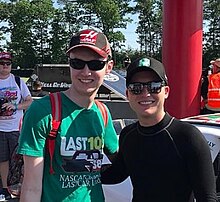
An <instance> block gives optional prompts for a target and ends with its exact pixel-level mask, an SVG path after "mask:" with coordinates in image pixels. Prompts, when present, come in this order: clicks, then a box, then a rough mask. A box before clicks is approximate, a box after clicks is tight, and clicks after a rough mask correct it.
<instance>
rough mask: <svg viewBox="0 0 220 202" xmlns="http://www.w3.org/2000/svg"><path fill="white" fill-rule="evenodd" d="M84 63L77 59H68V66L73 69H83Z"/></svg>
mask: <svg viewBox="0 0 220 202" xmlns="http://www.w3.org/2000/svg"><path fill="white" fill-rule="evenodd" d="M85 64H86V63H85V62H84V61H83V60H79V59H70V66H71V67H72V68H73V69H83V68H84V67H85Z"/></svg>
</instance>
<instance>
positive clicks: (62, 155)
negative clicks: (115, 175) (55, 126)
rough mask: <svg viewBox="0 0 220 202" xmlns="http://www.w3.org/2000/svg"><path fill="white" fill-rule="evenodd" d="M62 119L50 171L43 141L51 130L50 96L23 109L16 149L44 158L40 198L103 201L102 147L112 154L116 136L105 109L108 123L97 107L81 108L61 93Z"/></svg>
mask: <svg viewBox="0 0 220 202" xmlns="http://www.w3.org/2000/svg"><path fill="white" fill-rule="evenodd" d="M61 99H62V122H61V125H60V128H59V131H58V134H57V138H56V143H55V152H54V156H53V169H54V171H55V174H50V173H49V169H50V163H49V155H48V152H47V150H46V144H45V140H46V138H47V136H48V134H49V131H50V129H51V119H52V117H51V104H50V98H49V96H46V97H43V98H41V99H38V100H35V101H34V102H33V103H32V104H31V106H30V107H29V109H28V110H27V111H26V113H25V116H24V121H23V126H22V131H21V135H20V139H19V148H18V152H19V153H20V154H23V155H27V156H35V157H44V161H45V163H44V174H43V188H42V197H41V201H43V202H56V201H57V202H61V201H65V202H67V201H71V202H103V201H104V195H103V191H102V186H101V181H100V168H101V163H102V157H103V150H104V151H105V153H106V154H113V153H115V152H116V151H117V148H118V139H117V135H116V132H115V130H114V127H113V124H112V119H111V115H110V113H109V110H108V124H107V126H106V127H105V126H104V121H103V118H102V115H101V112H100V110H99V109H98V107H97V106H96V105H95V104H93V105H92V107H91V108H90V109H85V108H82V107H80V106H78V105H76V104H75V103H74V102H72V101H71V100H70V99H69V98H68V97H66V96H65V94H63V93H61Z"/></svg>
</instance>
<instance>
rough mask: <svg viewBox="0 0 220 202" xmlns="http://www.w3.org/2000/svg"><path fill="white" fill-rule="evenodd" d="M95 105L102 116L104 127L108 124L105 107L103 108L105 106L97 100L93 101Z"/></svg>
mask: <svg viewBox="0 0 220 202" xmlns="http://www.w3.org/2000/svg"><path fill="white" fill-rule="evenodd" d="M95 104H96V105H97V107H98V108H99V110H100V112H101V114H102V118H103V121H104V126H105V127H106V126H107V124H108V112H107V109H106V106H105V104H103V103H102V102H100V101H99V100H95Z"/></svg>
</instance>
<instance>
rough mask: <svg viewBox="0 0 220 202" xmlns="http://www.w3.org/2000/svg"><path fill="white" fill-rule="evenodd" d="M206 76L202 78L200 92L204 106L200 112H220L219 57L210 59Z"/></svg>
mask: <svg viewBox="0 0 220 202" xmlns="http://www.w3.org/2000/svg"><path fill="white" fill-rule="evenodd" d="M210 63H211V69H210V70H209V72H210V73H208V76H207V78H203V82H202V89H201V94H202V98H203V100H204V108H203V110H202V111H201V114H212V113H216V112H220V58H218V59H216V60H212V61H211V62H210Z"/></svg>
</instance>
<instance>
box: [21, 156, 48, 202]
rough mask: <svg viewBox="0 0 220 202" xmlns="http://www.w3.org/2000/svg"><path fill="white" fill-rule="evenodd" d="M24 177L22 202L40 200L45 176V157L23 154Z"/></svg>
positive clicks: (38, 201) (36, 201)
mask: <svg viewBox="0 0 220 202" xmlns="http://www.w3.org/2000/svg"><path fill="white" fill-rule="evenodd" d="M23 158H24V179H23V183H22V190H21V197H20V202H29V201H32V202H40V201H41V193H42V178H43V167H44V158H43V157H30V156H25V155H24V156H23Z"/></svg>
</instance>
